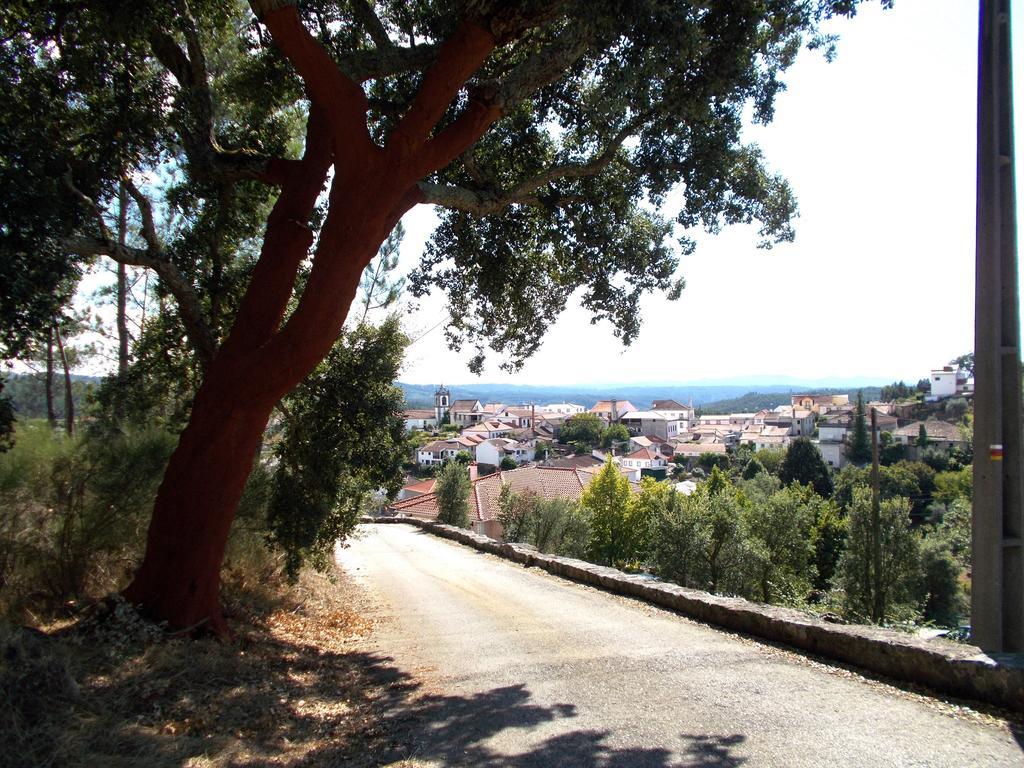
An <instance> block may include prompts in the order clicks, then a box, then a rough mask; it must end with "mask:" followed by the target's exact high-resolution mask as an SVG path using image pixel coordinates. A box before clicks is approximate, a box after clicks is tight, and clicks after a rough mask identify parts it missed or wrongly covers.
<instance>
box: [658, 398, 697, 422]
mask: <svg viewBox="0 0 1024 768" xmlns="http://www.w3.org/2000/svg"><path fill="white" fill-rule="evenodd" d="M651 410H652V411H654V412H655V413H660V414H662V415H664V416H665V418H667V419H669V420H670V421H678V422H680V423H681V424H682V425H683V429H689V427H690V424H692V423H693V421H694V411H693V407H692V406H689V405H683V404H682V403H678V402H676V401H675V400H655V401H654V402H653V403H651Z"/></svg>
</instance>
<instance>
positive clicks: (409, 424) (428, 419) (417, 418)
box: [402, 408, 437, 432]
mask: <svg viewBox="0 0 1024 768" xmlns="http://www.w3.org/2000/svg"><path fill="white" fill-rule="evenodd" d="M402 421H403V422H405V431H406V432H412V431H413V430H416V429H422V430H428V429H436V428H437V414H436V412H435V411H433V410H431V409H430V408H410V409H407V410H405V411H402Z"/></svg>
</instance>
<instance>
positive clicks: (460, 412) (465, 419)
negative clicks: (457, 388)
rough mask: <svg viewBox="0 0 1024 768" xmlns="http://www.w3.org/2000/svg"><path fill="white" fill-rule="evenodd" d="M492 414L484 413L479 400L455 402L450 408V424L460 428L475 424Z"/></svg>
mask: <svg viewBox="0 0 1024 768" xmlns="http://www.w3.org/2000/svg"><path fill="white" fill-rule="evenodd" d="M491 415H493V414H487V413H484V407H483V405H481V403H480V401H479V400H456V401H455V402H453V403H452V407H451V422H452V424H458V425H459V426H460V427H462V426H468V425H469V424H476V423H477V422H478V421H483V420H484V419H486V418H487V417H488V416H491Z"/></svg>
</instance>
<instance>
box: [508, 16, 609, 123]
mask: <svg viewBox="0 0 1024 768" xmlns="http://www.w3.org/2000/svg"><path fill="white" fill-rule="evenodd" d="M592 43H593V30H592V28H591V27H590V26H589V25H587V24H583V23H581V22H578V21H577V22H576V23H572V24H567V25H566V26H565V27H564V28H563V29H562V30H561V31H560V32H559V33H558V34H557V35H555V37H554V39H553V40H552V41H551V43H550V44H549V45H547V46H545V47H544V48H543V49H541V50H540V51H537V52H536V53H534V54H532V55H530V56H529V57H527V59H526V60H525V61H524V62H522V63H521V64H519V65H518V66H517V67H516V68H515V69H513V70H512V72H511V73H509V75H508V77H506V78H505V80H504V82H502V83H501V85H500V86H499V87H498V92H499V94H500V99H501V102H502V106H503V107H504V109H506V110H509V109H511V108H512V107H514V106H515V105H516V104H519V103H520V102H522V101H524V100H525V99H527V98H529V97H530V96H532V95H533V94H534V93H535V92H536V91H538V90H539V89H541V88H543V87H544V86H547V85H551V83H553V82H555V81H556V80H558V79H559V78H561V77H563V76H564V75H565V72H566V70H568V69H569V68H570V67H572V66H573V65H574V64H576V62H578V61H579V60H580V59H581V58H583V56H584V55H585V54H586V52H587V50H589V48H590V46H591V44H592Z"/></svg>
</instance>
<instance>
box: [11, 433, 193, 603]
mask: <svg viewBox="0 0 1024 768" xmlns="http://www.w3.org/2000/svg"><path fill="white" fill-rule="evenodd" d="M174 442H175V441H174V438H173V437H172V436H171V435H168V434H167V433H166V432H163V431H160V430H139V431H128V432H125V433H120V434H87V435H85V436H76V437H74V438H69V437H66V436H64V435H62V434H57V433H54V432H52V431H51V430H50V429H49V428H47V427H43V426H39V427H24V426H23V427H20V428H19V429H18V431H17V442H16V443H15V445H14V447H13V448H12V449H11V450H10V451H8V452H6V453H4V454H2V455H0V610H2V611H3V612H4V613H6V614H14V615H19V614H21V613H22V612H23V611H26V610H32V611H39V610H42V611H52V610H53V609H55V608H57V607H60V606H62V605H64V604H65V603H67V602H68V601H78V600H81V599H83V598H86V597H89V596H96V595H100V594H103V593H104V592H106V591H109V590H111V589H116V588H118V587H120V586H123V584H124V583H125V581H126V579H127V577H128V576H129V574H130V573H131V570H132V568H133V566H134V565H135V563H136V562H137V559H138V557H139V556H140V555H141V549H142V544H143V541H144V537H145V531H146V528H147V525H148V522H149V513H150V510H151V507H152V502H153V498H154V496H155V495H156V489H157V485H158V484H159V482H160V478H161V477H162V476H163V470H164V466H165V465H166V462H167V459H168V457H169V456H170V452H171V450H172V449H173V447H174Z"/></svg>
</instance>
